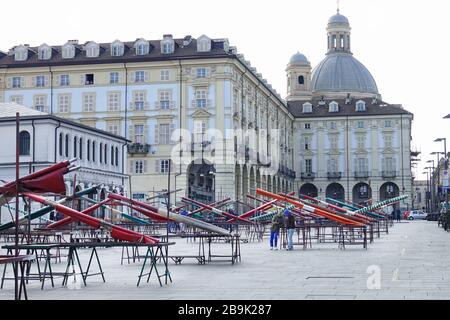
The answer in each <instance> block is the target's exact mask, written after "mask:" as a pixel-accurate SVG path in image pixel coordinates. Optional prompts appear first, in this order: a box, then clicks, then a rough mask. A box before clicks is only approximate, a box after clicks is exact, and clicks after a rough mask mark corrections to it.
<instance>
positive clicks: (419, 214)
mask: <svg viewBox="0 0 450 320" xmlns="http://www.w3.org/2000/svg"><path fill="white" fill-rule="evenodd" d="M427 216H428V213H426V212H423V211H421V210H412V211H406V212H405V214H404V216H403V217H404V219H405V220H426V219H427Z"/></svg>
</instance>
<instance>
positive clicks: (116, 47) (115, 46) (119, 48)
mask: <svg viewBox="0 0 450 320" xmlns="http://www.w3.org/2000/svg"><path fill="white" fill-rule="evenodd" d="M123 54H124V45H123V43H122V42H120V41H115V42H113V43H112V44H111V56H113V57H121V56H123Z"/></svg>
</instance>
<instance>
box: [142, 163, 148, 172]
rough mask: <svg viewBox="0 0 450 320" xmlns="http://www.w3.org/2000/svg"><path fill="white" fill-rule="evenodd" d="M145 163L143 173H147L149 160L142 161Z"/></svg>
mask: <svg viewBox="0 0 450 320" xmlns="http://www.w3.org/2000/svg"><path fill="white" fill-rule="evenodd" d="M142 163H143V173H147V160H144V161H142Z"/></svg>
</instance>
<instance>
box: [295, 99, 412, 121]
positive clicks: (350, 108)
mask: <svg viewBox="0 0 450 320" xmlns="http://www.w3.org/2000/svg"><path fill="white" fill-rule="evenodd" d="M320 101H321V99H320V98H318V99H313V100H310V101H306V100H305V101H291V102H289V103H288V109H289V111H290V112H291V113H292V114H293V115H294V117H296V118H330V117H346V116H354V117H364V116H372V117H373V116H385V115H386V116H387V115H410V116H413V114H412V113H411V112H409V111H407V110H405V109H403V107H402V106H401V105H398V104H388V103H385V102H383V101H379V100H373V99H355V98H352V99H351V100H350V101H347V99H332V100H331V99H329V100H326V101H324V102H322V103H320ZM333 101H335V102H337V103H338V105H339V110H338V112H330V109H329V105H330V103H331V102H333ZM359 101H364V102H365V104H366V109H365V111H356V104H357V103H358V102H359ZM308 102H309V103H311V104H312V112H311V113H303V104H305V103H308Z"/></svg>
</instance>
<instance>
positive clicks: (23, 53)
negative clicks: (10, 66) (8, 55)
mask: <svg viewBox="0 0 450 320" xmlns="http://www.w3.org/2000/svg"><path fill="white" fill-rule="evenodd" d="M27 59H28V48H27V47H25V46H18V47H17V48H16V49H15V51H14V60H15V61H26V60H27Z"/></svg>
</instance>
